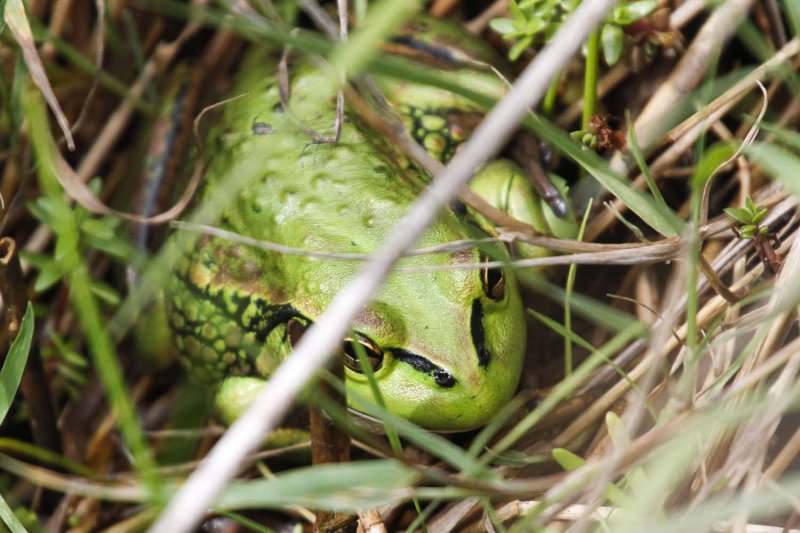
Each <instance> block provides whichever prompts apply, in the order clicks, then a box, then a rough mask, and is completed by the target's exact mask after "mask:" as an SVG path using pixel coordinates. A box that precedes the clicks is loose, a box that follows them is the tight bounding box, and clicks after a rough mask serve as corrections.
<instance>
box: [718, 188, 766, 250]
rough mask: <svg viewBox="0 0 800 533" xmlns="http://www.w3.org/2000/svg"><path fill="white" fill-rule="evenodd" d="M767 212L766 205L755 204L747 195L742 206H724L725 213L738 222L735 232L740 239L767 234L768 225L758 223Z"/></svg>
mask: <svg viewBox="0 0 800 533" xmlns="http://www.w3.org/2000/svg"><path fill="white" fill-rule="evenodd" d="M768 212H769V210H768V209H767V208H766V207H763V206H757V205H756V204H755V202H754V201H753V199H752V198H750V197H749V196H748V197H747V200H745V203H744V207H726V208H725V213H726V214H727V215H728V216H729V217H731V218H732V219H734V220H735V221H736V222H737V223H738V224H739V226H738V227H737V228H736V233H737V236H738V237H739V238H740V239H755V238H756V236H758V235H760V236H764V235H767V233H769V227H768V226H761V225H760V224H761V221H762V220H764V217H766V216H767V213H768Z"/></svg>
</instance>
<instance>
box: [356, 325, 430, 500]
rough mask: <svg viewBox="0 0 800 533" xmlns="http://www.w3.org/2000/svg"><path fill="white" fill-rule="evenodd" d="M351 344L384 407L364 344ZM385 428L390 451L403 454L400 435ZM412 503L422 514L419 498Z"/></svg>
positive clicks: (384, 403)
mask: <svg viewBox="0 0 800 533" xmlns="http://www.w3.org/2000/svg"><path fill="white" fill-rule="evenodd" d="M350 337H351V338H353V339H355V338H356V334H355V332H354V331H353V330H350ZM351 345H352V346H353V348H354V349H355V352H356V355H357V356H358V362H359V364H360V365H361V369H362V370H363V372H364V375H366V376H367V381H369V387H370V390H371V391H372V396H373V397H374V398H375V401H376V402H377V404H378V405H379V406H380V407H381V408H382V409H385V408H386V402H384V401H383V395H382V394H381V389H380V388H379V387H378V380H377V379H376V378H375V370H374V369H373V368H372V365H371V364H370V361H369V358H368V357H367V351H366V350H365V349H364V345H362V344H361V343H360V342H351ZM384 428H385V429H386V438H387V439H389V444H390V445H391V447H392V451H394V453H395V454H396V455H398V456H400V455H402V454H403V444H402V443H401V442H400V437H399V436H398V435H397V431H395V429H394V428H393V427H392V426H390V425H384ZM412 501H413V503H414V509H415V510H416V511H417V515H418V516H419V515H421V514H422V505H420V502H419V499H418V498H417V497H416V496H414V497H413V498H412Z"/></svg>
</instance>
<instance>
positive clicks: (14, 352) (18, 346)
mask: <svg viewBox="0 0 800 533" xmlns="http://www.w3.org/2000/svg"><path fill="white" fill-rule="evenodd" d="M33 323H34V316H33V306H31V303H30V302H28V307H27V309H26V310H25V315H24V316H23V317H22V324H20V328H19V332H18V333H17V336H16V338H15V339H14V342H13V343H12V344H11V349H10V350H9V351H8V356H7V357H6V360H5V362H4V363H3V369H2V370H0V423H1V422H2V421H3V420H4V419H5V417H6V414H8V410H9V408H11V402H13V401H14V396H16V394H17V388H19V382H20V380H21V379H22V373H23V372H24V371H25V363H27V362H28V354H29V353H30V350H31V340H32V339H33Z"/></svg>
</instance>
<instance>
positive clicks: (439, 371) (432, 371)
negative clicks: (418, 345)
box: [387, 348, 456, 389]
mask: <svg viewBox="0 0 800 533" xmlns="http://www.w3.org/2000/svg"><path fill="white" fill-rule="evenodd" d="M387 351H388V352H391V353H392V355H393V356H394V357H395V359H397V360H398V361H402V362H403V363H406V364H407V365H411V366H412V367H413V368H414V369H415V370H417V371H418V372H422V373H423V374H427V375H428V376H431V377H433V381H435V382H436V384H437V385H439V386H440V387H444V388H446V389H449V388H451V387H453V386H454V385H455V384H456V378H455V377H453V375H452V374H451V373H450V372H448V371H447V370H445V369H444V368H442V367H440V366H439V365H436V364H434V363H432V362H430V361H429V360H428V359H426V358H424V357H422V356H421V355H419V354H415V353H413V352H409V351H406V350H401V349H399V348H387Z"/></svg>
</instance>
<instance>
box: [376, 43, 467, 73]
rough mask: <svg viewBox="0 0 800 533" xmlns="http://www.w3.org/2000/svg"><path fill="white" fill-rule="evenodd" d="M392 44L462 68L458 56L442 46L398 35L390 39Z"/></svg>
mask: <svg viewBox="0 0 800 533" xmlns="http://www.w3.org/2000/svg"><path fill="white" fill-rule="evenodd" d="M390 42H392V43H395V44H401V45H403V46H408V47H409V48H411V49H412V50H418V51H420V52H423V53H425V54H428V55H429V56H431V57H432V58H435V59H439V60H442V61H446V62H448V63H452V64H453V66H460V65H462V63H463V62H462V61H460V60H459V59H458V58H457V57H456V56H454V55H453V53H452V52H451V51H450V50H448V49H447V48H445V47H442V46H436V45H435V44H431V43H426V42H425V41H422V40H419V39H415V38H414V37H412V36H410V35H397V36H396V37H392V38H391V39H390Z"/></svg>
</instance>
